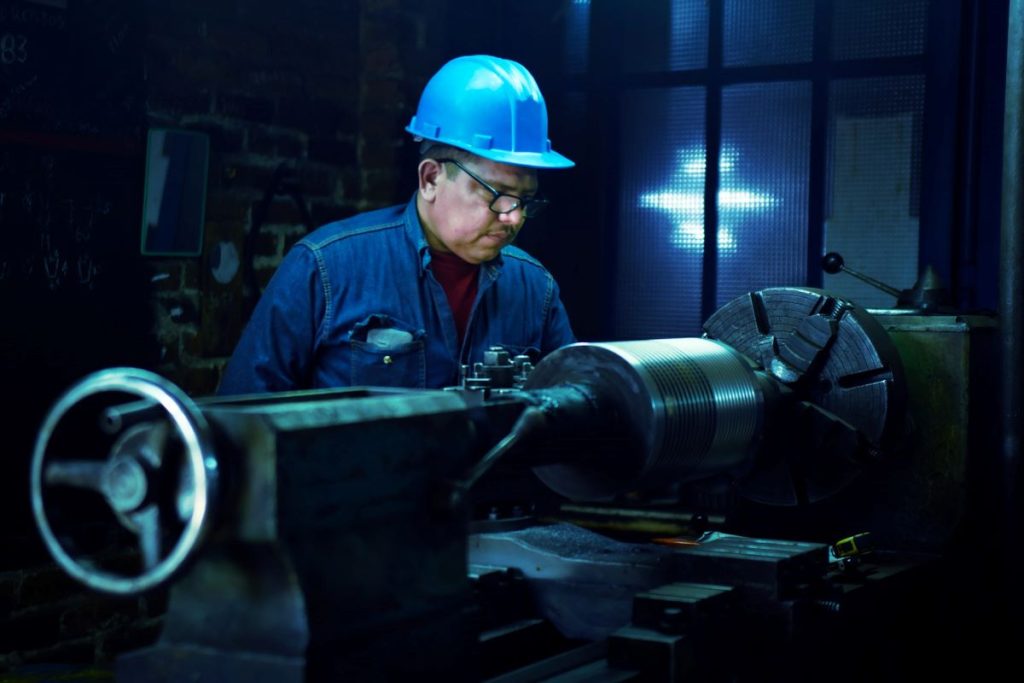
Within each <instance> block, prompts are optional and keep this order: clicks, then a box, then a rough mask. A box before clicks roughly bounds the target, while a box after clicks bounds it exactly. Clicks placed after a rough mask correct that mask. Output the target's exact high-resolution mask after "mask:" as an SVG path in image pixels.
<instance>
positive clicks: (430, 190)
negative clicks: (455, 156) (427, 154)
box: [417, 159, 443, 202]
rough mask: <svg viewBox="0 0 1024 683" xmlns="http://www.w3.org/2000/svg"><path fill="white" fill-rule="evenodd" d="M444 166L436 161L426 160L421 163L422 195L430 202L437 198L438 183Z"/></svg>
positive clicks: (419, 171) (419, 170)
mask: <svg viewBox="0 0 1024 683" xmlns="http://www.w3.org/2000/svg"><path fill="white" fill-rule="evenodd" d="M442 169H443V165H442V164H439V163H437V161H436V160H435V159H424V160H423V161H421V162H420V165H419V168H418V169H417V171H418V173H419V182H420V188H419V189H420V195H421V196H422V197H423V199H425V200H426V201H428V202H432V201H434V198H435V197H437V182H438V179H439V177H440V175H441V171H442Z"/></svg>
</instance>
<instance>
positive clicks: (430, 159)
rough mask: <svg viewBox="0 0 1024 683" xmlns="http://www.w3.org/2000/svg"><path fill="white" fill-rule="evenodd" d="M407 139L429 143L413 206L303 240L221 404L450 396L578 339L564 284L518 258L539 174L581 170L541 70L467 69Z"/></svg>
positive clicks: (245, 343)
mask: <svg viewBox="0 0 1024 683" xmlns="http://www.w3.org/2000/svg"><path fill="white" fill-rule="evenodd" d="M406 130H407V131H409V132H410V133H412V134H413V136H414V137H415V138H416V139H417V140H421V141H422V146H421V150H420V151H421V159H420V162H419V166H418V181H419V186H418V189H417V191H416V193H415V195H414V196H413V198H412V200H411V201H410V202H409V203H408V204H406V205H401V206H395V207H391V208H388V209H382V210H379V211H373V212H369V213H366V214H362V215H359V216H355V217H353V218H350V219H347V220H343V221H338V222H335V223H330V224H328V225H325V226H323V227H321V228H319V229H318V230H316V231H314V232H312V233H311V234H309V235H308V236H307V237H305V238H304V239H303V240H302V241H300V242H299V243H297V244H296V245H295V247H294V248H293V249H292V250H291V251H290V252H289V253H288V255H287V256H286V257H285V258H284V260H283V261H282V262H281V265H280V266H279V268H278V270H277V272H276V273H275V274H274V277H273V278H272V279H271V281H270V283H269V284H268V285H267V288H266V290H265V291H264V292H263V295H262V297H261V298H260V302H259V304H258V305H257V307H256V309H255V310H254V312H253V316H252V319H251V320H250V321H249V324H248V326H247V327H246V329H245V331H244V332H243V334H242V338H241V340H240V341H239V343H238V346H237V348H236V349H235V352H234V354H233V355H232V357H231V360H230V361H229V362H228V366H227V369H226V370H225V374H224V377H223V379H222V381H221V385H220V388H219V393H221V394H240V393H253V392H266V391H271V392H273V391H286V390H291V389H305V388H315V387H336V386H353V385H364V386H403V387H425V388H439V387H444V386H452V385H454V384H456V383H457V381H458V376H459V367H460V365H461V364H472V363H474V362H477V361H482V360H483V353H484V351H486V350H487V349H489V348H490V347H491V346H501V347H504V348H505V349H507V350H508V351H509V352H510V353H512V354H520V353H526V354H528V355H533V356H534V359H535V360H536V359H538V358H539V357H541V356H543V355H545V354H547V353H549V352H551V351H553V350H554V349H556V348H558V347H560V346H564V345H565V344H569V343H572V342H573V341H575V339H574V337H573V333H572V329H571V327H570V325H569V319H568V316H567V315H566V312H565V309H564V307H563V306H562V302H561V300H560V298H559V291H558V285H557V284H556V283H555V281H554V278H552V277H551V274H550V273H548V272H547V271H546V270H545V269H544V267H543V266H541V264H540V263H539V262H537V261H536V260H534V259H533V258H531V257H530V256H529V255H527V254H526V253H525V252H523V251H522V250H520V249H517V248H515V247H512V246H510V243H511V242H512V240H513V239H515V236H516V234H517V233H518V232H519V230H520V229H522V227H523V224H524V223H525V221H526V219H527V218H530V217H532V216H534V215H536V213H537V212H538V211H539V210H540V209H541V208H543V206H544V204H545V202H544V200H542V199H541V198H540V197H539V196H538V194H537V186H538V183H537V170H536V169H543V168H568V167H571V166H573V165H574V164H573V162H572V161H570V160H569V159H567V158H566V157H564V156H562V155H561V154H558V153H557V152H555V151H553V150H552V149H551V142H550V141H549V140H548V137H547V109H546V106H545V104H544V98H543V96H542V95H541V93H540V90H539V88H538V87H537V83H536V82H535V81H534V79H533V77H532V76H531V75H530V73H529V72H528V71H527V70H526V69H525V68H523V67H522V66H521V65H520V64H517V63H516V62H512V61H509V60H506V59H500V58H497V57H489V56H471V57H459V58H457V59H454V60H452V61H450V62H448V63H447V64H445V65H444V66H443V67H442V68H441V70H440V71H438V72H437V74H435V75H434V77H433V78H432V79H431V80H430V82H429V83H427V86H426V87H425V88H424V90H423V94H422V96H421V98H420V102H419V107H418V109H417V112H416V115H415V116H414V117H413V118H412V121H411V122H410V123H409V125H408V126H407V127H406Z"/></svg>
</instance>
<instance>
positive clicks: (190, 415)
mask: <svg viewBox="0 0 1024 683" xmlns="http://www.w3.org/2000/svg"><path fill="white" fill-rule="evenodd" d="M127 397H132V398H136V399H142V400H141V401H138V400H137V401H135V402H134V405H135V406H136V407H137V408H139V409H140V410H141V412H144V413H146V414H147V416H148V417H150V422H149V423H148V424H146V425H137V426H132V427H130V428H129V429H126V430H125V431H124V432H123V433H122V434H121V435H120V436H119V438H117V440H116V441H114V443H113V445H112V446H110V448H109V450H108V451H106V452H103V451H96V450H93V449H91V448H90V447H89V440H88V439H82V438H81V434H73V433H71V431H70V430H66V429H65V428H66V427H67V425H68V424H74V423H75V422H76V420H80V418H81V416H80V415H77V414H76V412H77V411H78V410H80V409H81V407H82V406H83V405H85V406H90V407H95V406H97V405H99V404H103V403H105V404H107V405H109V402H110V400H111V399H114V400H116V401H120V402H122V403H123V402H125V399H126V398H127ZM161 409H162V411H163V412H164V413H166V417H167V418H168V420H167V421H163V420H152V413H153V412H154V410H156V411H157V412H159V411H160V410H161ZM106 415H107V417H108V419H110V420H114V421H117V422H120V421H121V417H120V413H118V412H116V411H115V412H107V413H106ZM55 443H56V444H57V445H58V446H57V447H58V448H59V449H61V450H66V451H67V452H70V453H73V454H74V457H73V458H67V457H56V456H55V455H53V454H52V452H51V447H52V446H54V444H55ZM211 446H212V443H211V439H210V434H209V427H208V425H207V422H206V418H205V417H204V416H203V414H202V412H200V411H199V410H198V409H197V408H196V406H195V404H194V403H193V402H192V400H191V399H189V398H188V396H186V395H185V393H184V392H182V391H181V390H180V389H179V388H177V387H176V386H174V385H173V384H171V383H170V382H168V381H167V380H165V379H163V378H161V377H160V376H158V375H155V374H153V373H150V372H146V371H143V370H137V369H129V368H121V369H112V370H105V371H101V372H98V373H96V374H94V375H92V376H90V377H89V378H87V379H85V380H84V381H82V382H81V383H79V384H77V385H76V386H75V387H74V388H72V389H71V390H69V391H68V392H67V393H66V394H64V395H63V396H62V397H61V398H60V400H58V401H57V403H56V405H55V406H54V407H53V409H52V410H51V411H50V413H49V414H48V415H47V418H46V421H45V422H44V423H43V426H42V429H41V430H40V434H39V439H38V440H37V442H36V449H35V453H34V455H33V460H32V480H31V487H32V509H33V513H34V514H35V518H36V522H37V524H38V526H39V530H40V533H41V534H42V537H43V541H44V542H45V543H46V546H47V548H48V549H49V550H50V552H51V553H52V554H53V557H54V558H55V559H56V560H57V562H58V563H59V564H60V566H61V567H62V568H63V569H64V570H65V571H67V572H68V573H69V574H70V575H71V576H73V577H75V578H76V579H78V580H79V581H81V582H82V583H84V584H85V585H87V586H89V587H90V588H94V589H96V590H101V591H106V592H110V593H118V594H130V593H138V592H142V591H145V590H148V589H150V588H153V587H154V586H157V585H159V584H162V583H165V582H166V581H168V580H169V579H170V578H171V577H172V576H173V575H174V574H175V573H176V572H178V571H179V570H180V569H181V568H182V566H183V564H184V563H185V561H186V559H187V558H188V557H189V556H190V554H191V553H192V551H193V550H194V549H195V547H196V546H197V544H199V542H200V541H201V540H202V538H203V537H204V535H205V534H206V532H207V531H208V529H209V528H210V526H211V516H212V514H211V513H212V509H211V505H210V501H211V499H212V498H213V496H214V492H215V491H216V488H217V474H218V473H217V461H216V459H215V457H214V455H213V449H212V447H211ZM67 487H73V488H74V489H78V490H81V491H86V492H89V493H91V494H94V495H97V494H98V496H102V498H103V499H104V500H105V502H106V504H107V506H108V507H109V512H110V513H112V515H113V517H114V518H116V520H117V522H118V523H119V524H120V526H121V527H123V528H124V529H126V530H128V531H129V532H131V534H133V535H134V536H135V537H137V543H138V550H139V551H140V552H139V555H140V560H141V569H138V570H129V571H127V572H125V571H121V570H118V571H114V570H112V569H106V568H103V567H102V566H99V565H98V564H97V560H96V558H91V559H90V560H89V561H87V562H84V561H82V559H81V557H80V553H81V549H78V548H76V547H74V545H75V544H74V541H72V540H70V539H69V538H68V536H67V535H65V533H64V529H63V528H61V527H62V524H63V522H69V521H70V522H71V523H72V524H80V523H81V521H82V520H81V519H78V518H77V514H78V509H77V508H74V506H72V507H73V510H72V511H71V512H70V519H69V515H68V514H67V513H68V511H66V510H61V509H60V508H61V505H60V501H55V500H54V498H59V497H61V496H62V492H66V491H67ZM72 497H73V496H72ZM115 526H116V525H115Z"/></svg>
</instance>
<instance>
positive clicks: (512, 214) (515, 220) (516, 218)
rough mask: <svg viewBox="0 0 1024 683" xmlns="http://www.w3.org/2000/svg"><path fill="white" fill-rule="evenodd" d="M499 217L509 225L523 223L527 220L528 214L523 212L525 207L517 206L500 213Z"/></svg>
mask: <svg viewBox="0 0 1024 683" xmlns="http://www.w3.org/2000/svg"><path fill="white" fill-rule="evenodd" d="M498 217H499V218H501V222H502V223H507V224H509V225H522V224H523V221H525V220H526V214H525V213H523V207H521V206H517V207H516V208H514V209H512V210H511V211H506V212H505V213H499V214H498Z"/></svg>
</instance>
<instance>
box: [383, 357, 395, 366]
mask: <svg viewBox="0 0 1024 683" xmlns="http://www.w3.org/2000/svg"><path fill="white" fill-rule="evenodd" d="M393 362H394V361H393V360H392V359H391V356H384V365H391V364H392V363H393Z"/></svg>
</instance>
